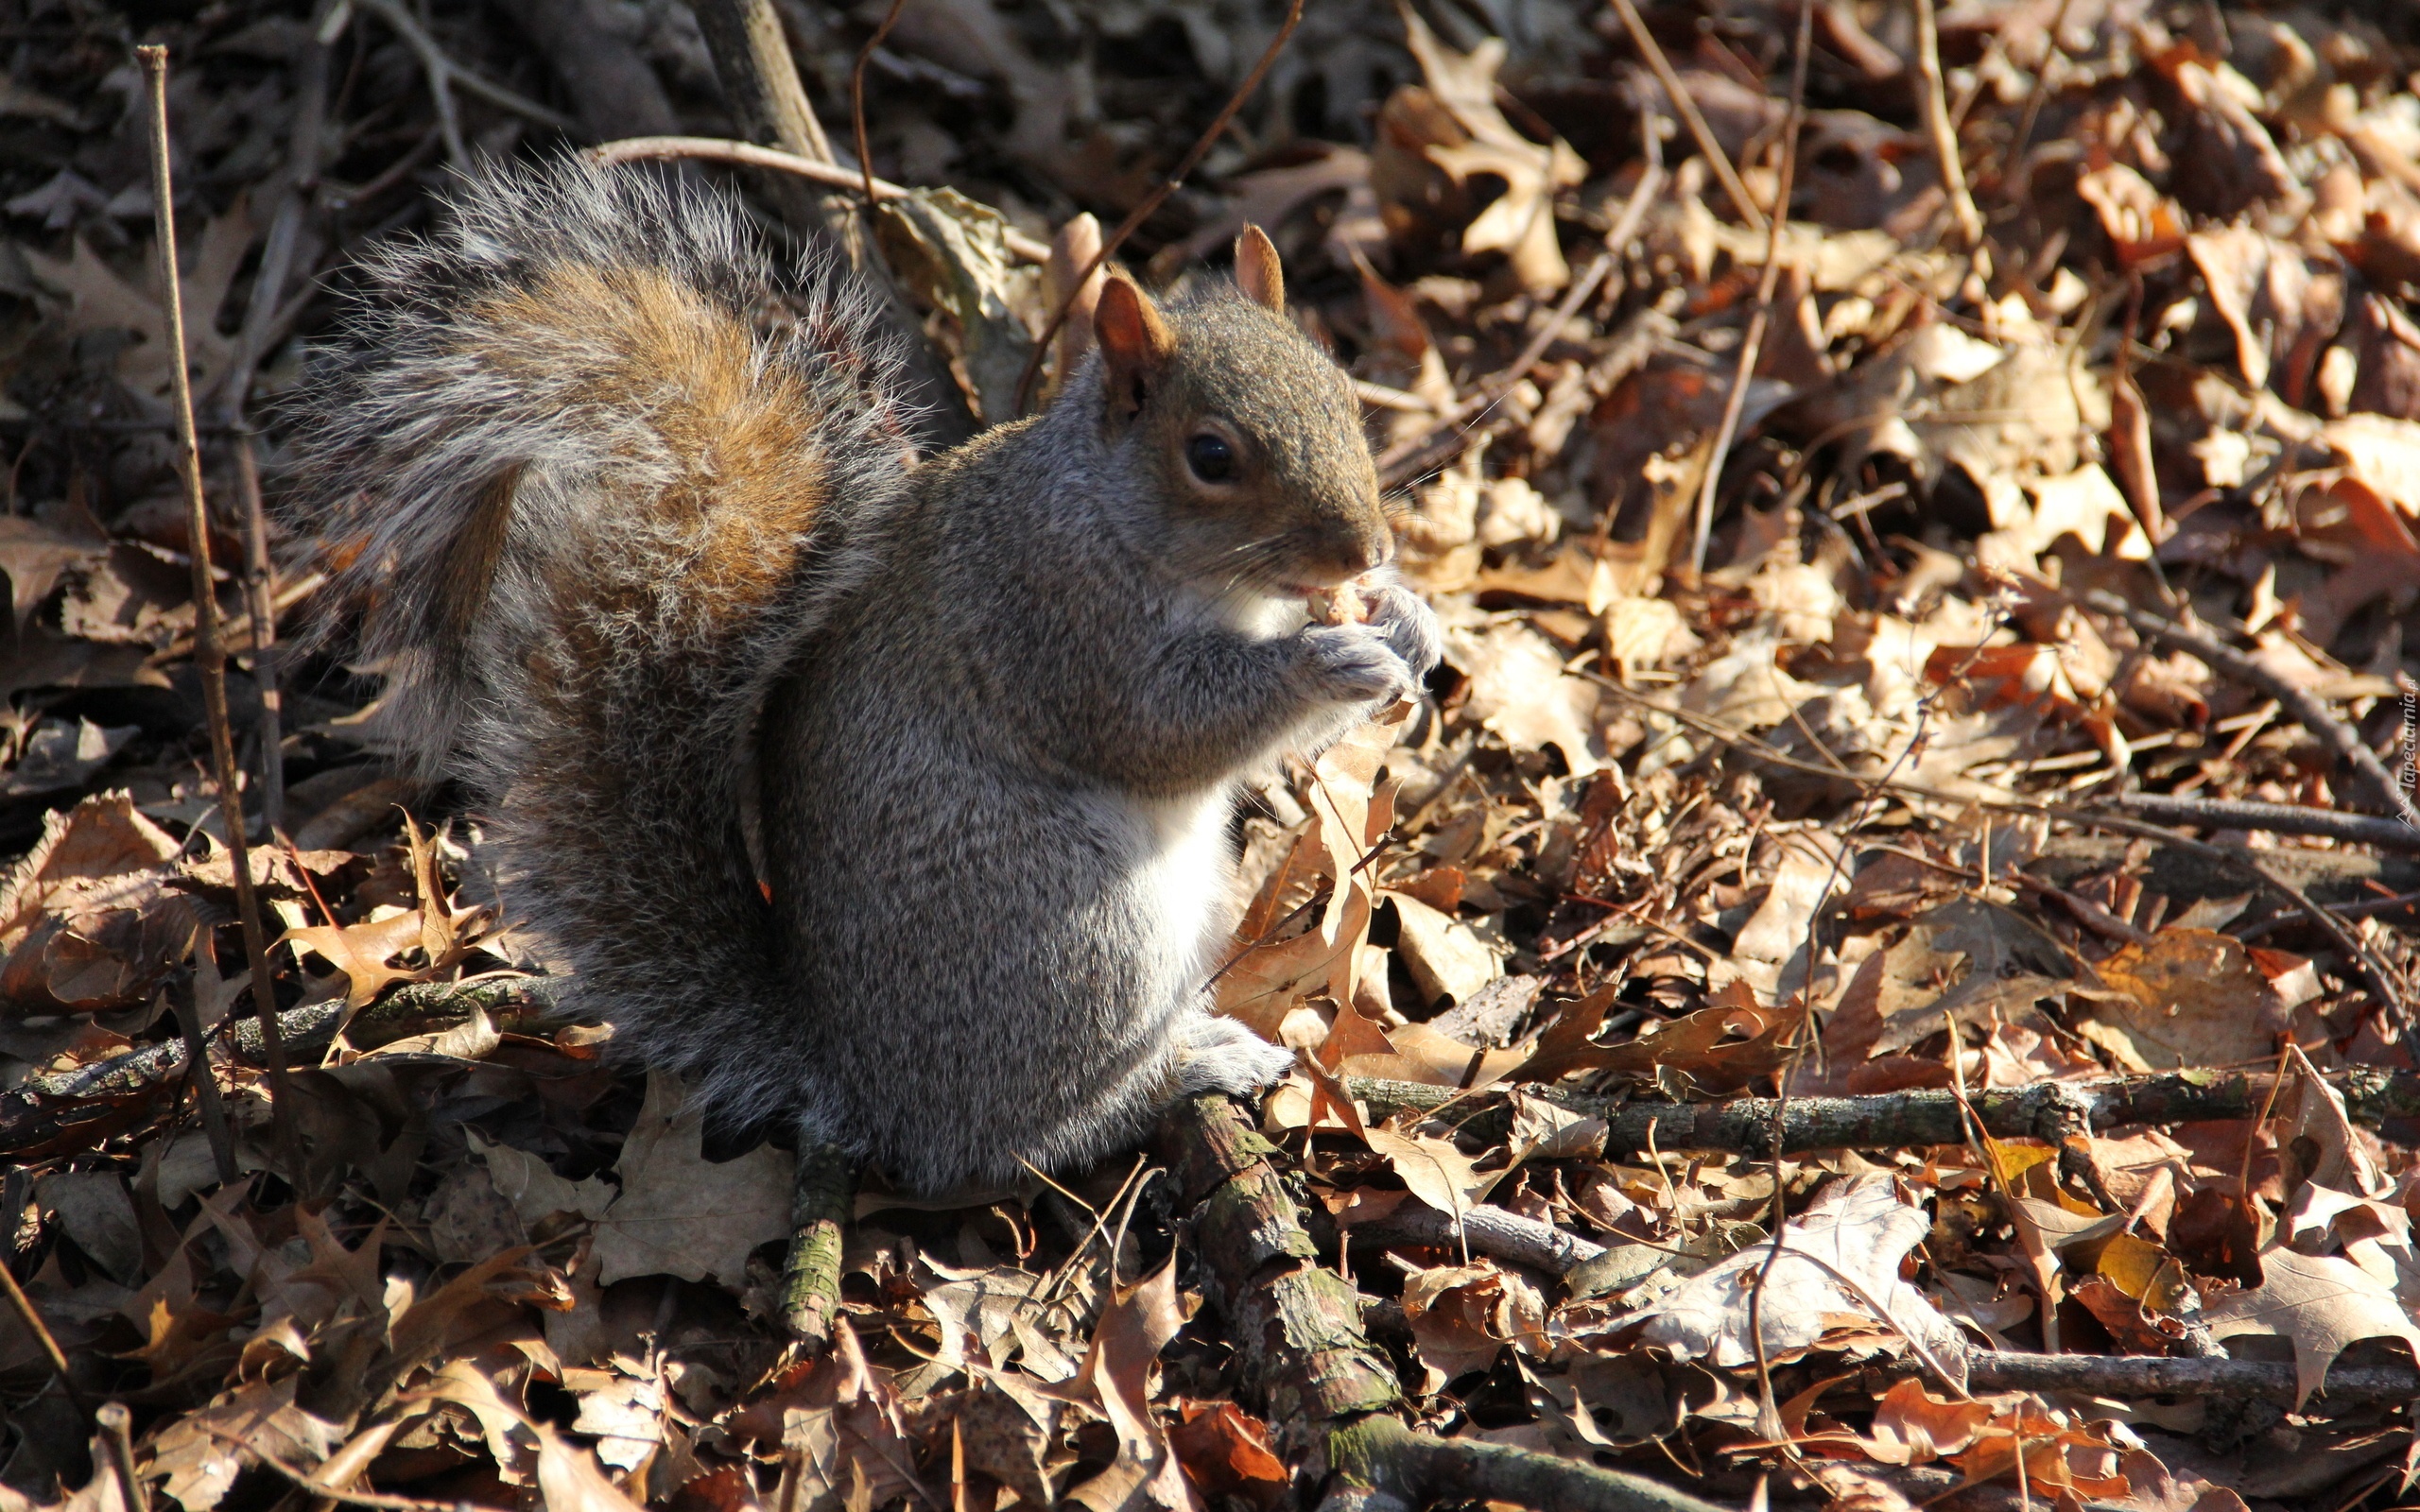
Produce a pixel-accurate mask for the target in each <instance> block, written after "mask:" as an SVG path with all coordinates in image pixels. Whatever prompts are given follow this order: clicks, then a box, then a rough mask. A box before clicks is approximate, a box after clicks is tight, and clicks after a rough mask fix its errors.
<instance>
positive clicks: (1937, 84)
mask: <svg viewBox="0 0 2420 1512" xmlns="http://www.w3.org/2000/svg"><path fill="white" fill-rule="evenodd" d="M1916 77H1918V78H1919V79H1920V80H1922V82H1923V85H1924V87H1923V89H1922V90H1921V91H1919V92H1918V95H1917V99H1918V103H1919V104H1921V105H1922V106H1923V108H1924V116H1925V133H1926V135H1927V136H1929V137H1930V138H1931V139H1932V151H1933V156H1934V157H1935V158H1937V159H1938V160H1940V163H1941V187H1942V189H1943V191H1944V192H1945V193H1946V194H1947V195H1948V196H1949V214H1950V216H1951V218H1953V219H1954V220H1956V221H1957V223H1958V235H1959V238H1960V240H1961V241H1962V242H1963V244H1964V245H1965V247H1966V249H1968V250H1970V251H1971V250H1973V249H1976V248H1978V247H1980V246H1981V245H1982V244H1983V216H1982V215H1981V213H1980V212H1979V211H1978V210H1976V208H1975V197H1974V196H1973V195H1971V194H1968V193H1967V192H1966V166H1965V164H1964V163H1961V162H1960V161H1959V157H1958V128H1957V127H1956V126H1955V125H1954V124H1953V123H1952V122H1951V121H1950V118H1949V99H1948V95H1947V94H1946V92H1945V88H1944V86H1943V83H1942V77H1941V32H1940V28H1939V27H1938V26H1935V25H1934V23H1933V13H1932V0H1916Z"/></svg>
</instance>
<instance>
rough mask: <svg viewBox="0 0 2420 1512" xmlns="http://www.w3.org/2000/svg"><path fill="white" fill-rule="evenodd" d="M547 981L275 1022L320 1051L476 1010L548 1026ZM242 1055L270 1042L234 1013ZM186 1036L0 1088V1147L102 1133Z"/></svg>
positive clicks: (165, 1080)
mask: <svg viewBox="0 0 2420 1512" xmlns="http://www.w3.org/2000/svg"><path fill="white" fill-rule="evenodd" d="M548 992H549V988H548V984H547V983H546V981H545V979H544V978H541V977H494V978H490V979H488V980H486V981H481V982H423V983H415V984H413V985H410V986H407V987H404V988H397V989H396V990H395V991H393V992H389V994H387V995H386V996H385V997H383V998H381V999H379V1000H378V1001H377V1002H375V1003H373V1004H371V1005H369V1006H368V1007H365V1008H363V1009H362V1010H361V1011H360V1012H359V1013H357V1014H355V1015H354V1018H353V1022H351V1023H350V1024H347V1023H345V1018H344V1005H343V1004H342V1003H340V1002H331V1003H313V1004H307V1005H302V1006H301V1007H293V1008H287V1009H286V1010H285V1012H283V1013H280V1014H279V1015H278V1016H277V1028H278V1033H279V1035H280V1037H281V1040H282V1041H283V1044H284V1046H285V1052H286V1054H287V1055H289V1056H296V1057H300V1056H309V1055H316V1054H317V1053H318V1052H320V1050H323V1049H325V1048H326V1047H327V1044H328V1041H329V1040H334V1039H335V1038H336V1034H337V1027H338V1026H339V1025H342V1026H344V1027H345V1028H346V1030H347V1031H348V1035H349V1038H350V1039H351V1040H352V1042H353V1043H354V1044H356V1045H359V1046H363V1047H365V1048H366V1047H369V1046H372V1045H378V1044H384V1043H386V1042H388V1041H389V1040H399V1039H402V1038H403V1037H404V1036H406V1035H408V1034H419V1033H423V1032H425V1031H428V1030H432V1029H446V1028H451V1027H453V1026H454V1025H455V1024H458V1023H462V1022H468V1020H469V1019H470V1017H471V1010H472V1009H473V1008H477V1009H479V1010H481V1011H482V1012H485V1013H486V1014H487V1015H488V1017H489V1018H491V1019H492V1020H493V1021H494V1022H495V1025H496V1027H497V1028H499V1029H504V1030H508V1031H536V1032H541V1033H543V1032H544V1028H545V1026H546V1024H547V1022H548V1021H549V1019H550V1017H551V1015H552V1013H553V1008H552V1006H551V999H550V998H549V996H548ZM215 1033H216V1035H218V1036H221V1037H223V1038H224V1040H225V1041H226V1042H227V1043H229V1044H230V1045H232V1047H233V1053H234V1055H235V1057H236V1058H237V1059H239V1060H242V1061H245V1062H246V1063H248V1064H251V1065H255V1066H258V1065H266V1064H267V1063H268V1048H269V1046H268V1040H267V1039H266V1038H265V1037H264V1036H263V1035H262V1033H261V1025H260V1022H259V1021H258V1020H257V1019H252V1018H243V1019H238V1020H236V1021H235V1022H234V1023H233V1025H232V1026H230V1025H226V1024H221V1025H220V1027H219V1029H218V1030H216V1032H215ZM184 1070H185V1045H184V1041H183V1040H162V1041H160V1042H158V1043H156V1044H147V1045H144V1046H142V1047H141V1048H139V1049H135V1050H129V1051H127V1052H125V1053H124V1054H122V1055H115V1056H111V1057H108V1058H107V1059H105V1060H95V1061H94V1062H92V1063H91V1064H89V1065H84V1066H78V1067H77V1068H76V1069H75V1070H73V1071H65V1072H59V1073H56V1074H50V1075H38V1076H28V1077H26V1079H25V1080H24V1081H23V1082H20V1083H19V1084H17V1085H16V1086H14V1087H11V1088H9V1090H8V1091H0V1154H5V1155H7V1156H9V1157H11V1158H14V1159H23V1158H26V1157H27V1156H29V1155H31V1154H33V1153H37V1152H43V1151H48V1150H51V1149H57V1148H70V1147H80V1143H82V1141H83V1137H84V1136H91V1137H93V1138H102V1137H106V1136H107V1134H109V1133H111V1132H113V1131H114V1130H115V1129H116V1128H117V1127H118V1126H120V1125H122V1124H123V1123H124V1122H125V1120H126V1116H127V1114H128V1113H129V1111H130V1108H133V1107H135V1106H136V1105H139V1104H141V1103H143V1102H146V1101H147V1100H148V1099H149V1098H150V1097H151V1096H152V1095H154V1094H156V1093H158V1092H161V1091H166V1090H167V1089H168V1088H170V1087H171V1086H173V1085H174V1084H175V1083H177V1082H178V1081H179V1080H181V1079H182V1077H183V1075H184Z"/></svg>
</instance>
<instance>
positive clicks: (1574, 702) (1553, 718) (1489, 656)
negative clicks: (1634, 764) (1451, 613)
mask: <svg viewBox="0 0 2420 1512" xmlns="http://www.w3.org/2000/svg"><path fill="white" fill-rule="evenodd" d="M1445 658H1446V660H1447V661H1449V662H1452V663H1453V664H1454V666H1455V668H1456V669H1457V670H1458V671H1460V672H1461V673H1463V674H1464V675H1465V676H1467V677H1468V678H1469V679H1471V690H1470V703H1469V706H1468V710H1469V713H1470V716H1471V717H1472V718H1474V719H1477V720H1478V722H1479V723H1480V724H1482V725H1484V726H1486V727H1487V728H1488V729H1489V730H1494V731H1495V733H1496V734H1497V735H1499V736H1501V737H1502V738H1503V740H1504V742H1505V744H1506V745H1509V746H1511V747H1513V748H1514V749H1516V750H1543V749H1544V748H1545V747H1548V746H1553V747H1557V748H1559V749H1560V750H1562V752H1563V760H1564V765H1566V766H1568V767H1570V769H1571V775H1572V776H1574V777H1586V776H1588V775H1590V774H1592V773H1594V772H1595V771H1596V770H1597V769H1598V767H1599V766H1600V765H1603V763H1602V762H1601V761H1600V760H1599V758H1598V756H1597V755H1596V754H1595V752H1594V751H1592V750H1591V749H1590V748H1589V739H1590V734H1591V732H1592V730H1594V729H1595V726H1596V720H1597V690H1596V689H1595V688H1593V687H1591V686H1589V685H1588V684H1587V683H1586V682H1584V681H1582V679H1579V678H1575V677H1570V676H1567V675H1566V674H1565V673H1564V670H1563V653H1562V652H1561V651H1560V650H1558V649H1557V648H1556V646H1555V644H1554V643H1553V642H1552V641H1549V640H1547V638H1546V637H1545V636H1543V635H1540V634H1539V633H1538V632H1537V631H1535V630H1533V629H1530V627H1528V626H1526V625H1518V624H1511V623H1507V624H1503V625H1496V626H1492V627H1489V628H1488V630H1487V632H1486V633H1485V634H1483V635H1474V634H1472V633H1471V632H1470V631H1468V630H1466V629H1462V628H1461V627H1455V628H1453V629H1450V630H1448V631H1446V632H1445ZM1775 717H1776V718H1778V717H1780V715H1776V716H1775ZM1767 723H1771V721H1767Z"/></svg>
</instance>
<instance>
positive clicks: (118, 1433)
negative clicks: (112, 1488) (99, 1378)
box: [94, 1401, 151, 1512]
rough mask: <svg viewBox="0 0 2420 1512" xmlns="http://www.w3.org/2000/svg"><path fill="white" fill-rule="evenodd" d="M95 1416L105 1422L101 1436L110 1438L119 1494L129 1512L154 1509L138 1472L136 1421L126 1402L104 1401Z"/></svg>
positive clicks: (97, 1419) (112, 1462)
mask: <svg viewBox="0 0 2420 1512" xmlns="http://www.w3.org/2000/svg"><path fill="white" fill-rule="evenodd" d="M94 1417H95V1420H96V1421H98V1422H99V1423H100V1425H101V1436H102V1437H103V1438H105V1439H107V1440H108V1441H109V1446H110V1465H111V1468H112V1469H115V1470H116V1471H117V1494H118V1495H119V1497H120V1498H122V1499H123V1500H124V1502H125V1503H126V1512H151V1499H150V1498H149V1497H147V1496H146V1495H145V1494H144V1491H143V1482H142V1481H140V1480H139V1479H137V1478H136V1476H135V1473H134V1435H133V1434H132V1432H131V1431H130V1430H131V1429H132V1427H133V1423H132V1420H131V1419H130V1417H128V1415H127V1411H126V1403H124V1402H122V1401H105V1402H102V1403H101V1405H100V1410H99V1411H98V1412H96V1413H95V1414H94Z"/></svg>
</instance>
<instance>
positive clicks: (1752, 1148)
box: [1344, 1066, 2420, 1156]
mask: <svg viewBox="0 0 2420 1512" xmlns="http://www.w3.org/2000/svg"><path fill="white" fill-rule="evenodd" d="M2276 1079H2277V1078H2276V1075H2275V1074H2274V1073H2273V1072H2266V1071H2236V1072H2207V1071H2187V1072H2171V1073H2166V1074H2159V1075H2152V1076H2106V1077H2096V1078H2093V1079H2091V1080H2085V1081H2044V1082H2034V1083H2032V1084H2031V1085H2030V1086H2025V1087H1993V1088H1984V1089H1981V1090H1979V1091H1971V1092H1969V1093H1968V1094H1967V1099H1968V1102H1969V1103H1970V1104H1971V1105H1972V1106H1973V1108H1974V1109H1975V1114H1976V1117H1977V1118H1978V1119H1979V1120H1980V1122H1981V1123H1982V1125H1983V1132H1984V1133H1986V1134H1989V1135H1991V1136H1992V1137H1993V1138H1995V1139H2041V1140H2048V1142H2049V1143H2053V1144H2056V1143H2058V1142H2059V1141H2060V1140H2062V1139H2064V1138H2066V1136H2067V1135H2069V1134H2075V1133H2083V1132H2085V1131H2087V1130H2096V1129H2097V1130H2106V1129H2112V1128H2120V1127H2124V1126H2126V1125H2135V1124H2168V1123H2175V1122H2181V1121H2187V1120H2194V1119H2239V1118H2250V1117H2252V1116H2254V1115H2255V1114H2256V1113H2257V1112H2258V1111H2259V1110H2260V1107H2261V1104H2262V1103H2263V1101H2264V1100H2266V1099H2267V1097H2268V1096H2269V1093H2270V1089H2271V1088H2272V1087H2273V1086H2274V1085H2275V1083H2276ZM2326 1080H2327V1084H2328V1085H2329V1086H2331V1087H2333V1088H2335V1089H2336V1090H2337V1091H2339V1092H2340V1093H2342V1095H2343V1098H2344V1105H2345V1108H2346V1110H2347V1111H2348V1112H2350V1113H2351V1114H2352V1116H2353V1117H2354V1118H2356V1119H2358V1120H2359V1121H2361V1122H2362V1123H2365V1124H2373V1125H2375V1124H2377V1123H2379V1122H2381V1121H2383V1120H2385V1119H2390V1118H2415V1117H2420V1073H2414V1072H2408V1071H2394V1072H2390V1071H2382V1070H2379V1069H2377V1068H2376V1067H2370V1066H2357V1067H2351V1068H2348V1069H2346V1070H2342V1071H2335V1072H2330V1073H2328V1074H2327V1075H2326ZM1344 1086H1345V1091H1348V1092H1349V1093H1351V1094H1352V1095H1353V1096H1354V1097H1356V1098H1357V1099H1359V1100H1361V1101H1363V1102H1366V1103H1368V1104H1369V1105H1370V1106H1371V1108H1372V1110H1373V1111H1376V1110H1379V1109H1391V1108H1443V1107H1444V1106H1445V1105H1446V1104H1448V1103H1453V1104H1455V1105H1456V1107H1457V1113H1458V1117H1459V1118H1460V1119H1461V1122H1462V1124H1463V1125H1464V1126H1465V1127H1467V1128H1469V1129H1470V1130H1471V1131H1472V1132H1474V1133H1477V1134H1479V1135H1481V1136H1482V1137H1484V1136H1486V1135H1488V1134H1489V1133H1490V1132H1492V1131H1500V1129H1501V1128H1502V1127H1503V1126H1504V1125H1505V1124H1506V1123H1507V1121H1509V1119H1510V1117H1511V1108H1510V1104H1509V1102H1508V1100H1507V1097H1506V1094H1505V1092H1503V1091H1498V1090H1495V1089H1489V1090H1485V1091H1478V1092H1465V1091H1460V1090H1458V1089H1456V1088H1452V1087H1437V1086H1431V1085H1429V1084H1427V1083H1426V1082H1409V1081H1392V1080H1387V1079H1384V1078H1380V1077H1373V1076H1348V1077H1346V1078H1345V1080H1344ZM1523 1091H1524V1092H1526V1093H1527V1094H1528V1095H1530V1096H1535V1097H1540V1098H1544V1099H1545V1100H1547V1101H1548V1102H1551V1103H1553V1104H1555V1105H1556V1106H1557V1107H1559V1108H1564V1110H1566V1111H1568V1112H1574V1113H1579V1114H1581V1115H1582V1116H1584V1117H1589V1118H1601V1119H1603V1120H1604V1121H1605V1148H1606V1149H1607V1150H1608V1151H1611V1152H1615V1153H1616V1154H1625V1155H1638V1154H1645V1153H1647V1152H1648V1151H1649V1150H1650V1149H1651V1148H1653V1149H1656V1150H1662V1151H1667V1152H1668V1151H1673V1150H1722V1151H1727V1152H1729V1153H1732V1154H1737V1155H1757V1156H1761V1155H1766V1154H1769V1153H1770V1152H1771V1151H1772V1149H1773V1147H1774V1144H1775V1136H1776V1129H1775V1127H1774V1122H1775V1120H1776V1118H1778V1119H1779V1121H1780V1128H1779V1130H1778V1136H1779V1143H1780V1147H1781V1152H1782V1153H1783V1154H1785V1155H1802V1154H1808V1153H1812V1152H1815V1151H1820V1150H1870V1149H1883V1148H1887V1147H1890V1146H1893V1145H1902V1144H1913V1145H1933V1144H1957V1143H1963V1142H1964V1140H1965V1137H1966V1136H1965V1133H1964V1130H1963V1127H1962V1124H1961V1121H1960V1113H1959V1107H1958V1098H1957V1095H1956V1094H1955V1093H1954V1092H1952V1091H1949V1090H1948V1089H1946V1088H1931V1087H1927V1088H1915V1089H1910V1090H1909V1091H1896V1092H1874V1093H1869V1094H1867V1095H1864V1096H1858V1097H1792V1098H1791V1099H1789V1104H1788V1106H1787V1107H1784V1106H1783V1105H1782V1104H1781V1103H1780V1101H1779V1100H1777V1099H1774V1098H1770V1097H1734V1098H1729V1099H1726V1100H1724V1101H1721V1102H1713V1103H1668V1102H1661V1101H1656V1102H1648V1101H1631V1100H1628V1099H1626V1098H1625V1097H1623V1096H1622V1095H1620V1094H1618V1093H1616V1094H1602V1093H1592V1092H1574V1091H1562V1090H1560V1089H1554V1088H1544V1087H1529V1088H1524V1089H1523Z"/></svg>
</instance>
